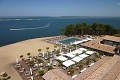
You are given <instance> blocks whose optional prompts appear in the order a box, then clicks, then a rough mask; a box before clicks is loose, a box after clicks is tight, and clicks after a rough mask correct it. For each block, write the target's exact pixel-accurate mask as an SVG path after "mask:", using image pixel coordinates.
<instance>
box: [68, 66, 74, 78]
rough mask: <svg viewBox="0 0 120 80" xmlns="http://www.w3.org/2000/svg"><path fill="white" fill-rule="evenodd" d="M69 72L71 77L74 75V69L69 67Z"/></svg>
mask: <svg viewBox="0 0 120 80" xmlns="http://www.w3.org/2000/svg"><path fill="white" fill-rule="evenodd" d="M69 72H70V75H71V76H73V75H74V72H75V69H74V67H72V66H71V67H70V68H69Z"/></svg>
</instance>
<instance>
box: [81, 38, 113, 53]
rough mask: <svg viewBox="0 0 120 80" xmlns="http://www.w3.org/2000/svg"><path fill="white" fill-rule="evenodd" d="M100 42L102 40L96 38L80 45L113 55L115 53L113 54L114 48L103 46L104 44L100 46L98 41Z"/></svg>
mask: <svg viewBox="0 0 120 80" xmlns="http://www.w3.org/2000/svg"><path fill="white" fill-rule="evenodd" d="M102 40H103V39H102V38H98V39H95V40H92V41H89V42H86V43H83V44H81V45H82V46H86V47H90V48H93V49H97V50H101V51H104V52H108V53H113V54H114V53H115V52H114V50H115V47H112V46H108V45H104V44H100V41H102Z"/></svg>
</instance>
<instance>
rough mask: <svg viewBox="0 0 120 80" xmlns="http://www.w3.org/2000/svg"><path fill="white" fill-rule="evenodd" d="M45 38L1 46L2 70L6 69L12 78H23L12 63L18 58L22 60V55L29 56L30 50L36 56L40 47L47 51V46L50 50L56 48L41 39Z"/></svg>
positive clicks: (20, 79)
mask: <svg viewBox="0 0 120 80" xmlns="http://www.w3.org/2000/svg"><path fill="white" fill-rule="evenodd" d="M45 38H47V37H45ZM45 38H36V39H29V40H25V41H21V42H17V43H14V44H10V45H7V46H3V47H0V72H2V71H5V72H6V73H7V74H8V75H9V76H11V80H16V79H17V80H22V78H21V77H20V75H19V74H18V73H17V71H16V70H15V69H14V68H13V66H12V64H13V63H15V62H16V58H18V60H21V59H20V55H24V57H25V58H27V53H29V52H30V53H31V55H32V56H36V55H38V53H39V52H38V49H42V51H46V47H49V48H50V49H49V50H51V49H54V45H53V44H50V43H47V42H44V41H41V40H42V39H45Z"/></svg>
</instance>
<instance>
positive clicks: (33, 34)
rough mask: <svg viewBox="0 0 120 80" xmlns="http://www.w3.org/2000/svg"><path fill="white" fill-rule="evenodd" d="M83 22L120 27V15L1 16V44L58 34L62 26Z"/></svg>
mask: <svg viewBox="0 0 120 80" xmlns="http://www.w3.org/2000/svg"><path fill="white" fill-rule="evenodd" d="M83 22H86V23H87V24H90V25H91V24H93V23H94V22H96V23H99V24H109V25H111V26H113V27H114V28H117V29H118V28H120V17H60V16H57V17H1V18H0V46H5V45H9V44H12V43H16V42H19V41H23V40H28V39H33V38H41V37H49V36H58V35H60V34H61V32H60V29H61V28H64V27H66V26H67V25H69V24H74V25H76V24H78V23H83Z"/></svg>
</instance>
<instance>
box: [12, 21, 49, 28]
mask: <svg viewBox="0 0 120 80" xmlns="http://www.w3.org/2000/svg"><path fill="white" fill-rule="evenodd" d="M50 24H51V22H49V23H48V24H47V25H46V26H43V27H35V28H20V29H10V30H30V29H40V28H47V27H49V26H50Z"/></svg>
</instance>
